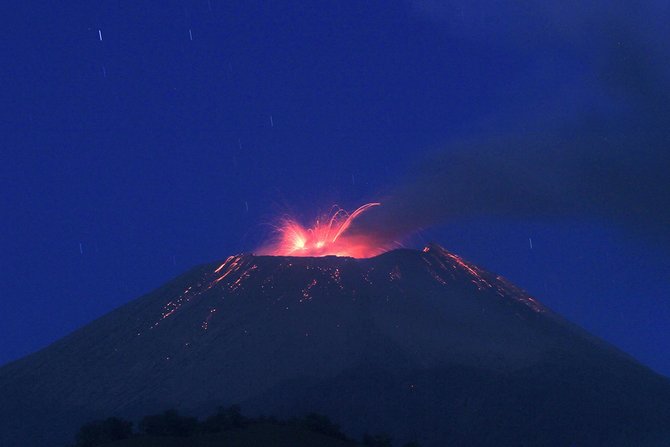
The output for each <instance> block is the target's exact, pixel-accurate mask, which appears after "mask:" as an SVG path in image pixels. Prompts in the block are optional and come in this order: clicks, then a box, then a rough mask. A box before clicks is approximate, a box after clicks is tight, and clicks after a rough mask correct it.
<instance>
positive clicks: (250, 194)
mask: <svg viewBox="0 0 670 447" xmlns="http://www.w3.org/2000/svg"><path fill="white" fill-rule="evenodd" d="M494 5H495V6H494ZM634 12H635V13H634V14H631V13H630V11H627V10H626V8H625V7H623V6H621V7H618V6H617V5H616V4H612V3H611V2H609V3H607V4H606V3H605V2H602V3H598V2H596V3H593V4H591V5H590V6H589V7H588V8H587V7H584V6H580V5H579V4H578V3H576V2H575V3H574V4H570V2H567V3H566V2H555V3H554V2H539V1H538V2H527V3H522V4H520V3H518V2H509V4H506V3H505V2H502V3H501V2H486V1H483V0H482V1H477V2H465V1H463V2H443V3H442V2H437V1H434V0H418V1H384V2H378V3H377V2H316V3H309V2H255V1H248V0H247V1H243V2H231V1H226V2H222V1H219V0H209V1H207V0H204V1H191V2H188V1H179V2H175V1H164V2H145V1H135V2H120V1H113V2H112V1H108V2H93V3H91V2H67V4H65V5H54V4H53V2H26V3H21V4H20V5H18V6H15V9H14V10H13V11H11V12H8V13H7V14H3V16H4V20H3V22H4V24H3V29H5V32H4V34H5V37H4V38H3V43H2V44H1V45H2V51H1V52H0V63H1V64H2V67H3V68H2V70H0V77H1V78H0V81H1V82H2V89H1V90H0V95H1V96H0V99H1V100H2V105H3V107H2V110H1V112H0V113H1V120H0V129H2V138H3V141H2V144H1V147H2V151H1V160H0V162H1V163H0V182H1V184H2V187H1V188H0V207H1V208H0V211H1V212H2V216H3V219H2V220H1V223H0V262H1V264H0V266H1V270H0V272H1V273H0V290H1V291H2V292H1V295H0V296H1V298H0V337H1V338H2V340H4V343H2V345H1V346H0V364H2V363H5V362H7V361H10V360H12V359H15V358H18V357H20V356H23V355H25V354H28V353H30V352H32V351H35V350H37V349H39V348H41V347H44V346H46V345H47V344H49V343H50V342H52V341H54V340H56V339H58V338H59V337H61V336H63V335H65V334H67V333H68V332H70V331H72V330H74V329H76V328H78V327H80V326H81V325H83V324H85V323H87V322H89V321H91V320H92V319H94V318H96V317H98V316H100V315H102V314H104V313H106V312H108V311H109V310H111V309H113V308H115V307H117V306H119V305H122V304H123V303H126V302H128V301H130V300H132V299H134V298H136V297H138V296H139V295H141V294H142V293H145V292H148V291H150V290H152V289H153V288H155V287H157V286H159V285H161V284H162V283H163V282H165V281H167V280H169V279H170V278H172V277H174V276H176V275H177V274H179V273H181V272H183V271H184V270H186V269H188V268H190V267H192V266H194V265H196V264H198V263H202V262H209V261H213V260H216V259H221V258H224V257H226V256H228V255H230V254H233V253H236V252H239V251H250V250H253V249H254V248H256V247H258V245H259V244H260V243H261V241H263V240H264V238H265V237H266V236H267V235H268V232H269V226H268V223H270V222H272V220H273V218H274V217H276V216H277V215H278V214H279V213H283V212H286V211H291V212H294V213H295V214H296V215H297V216H298V217H299V218H302V219H306V220H309V219H311V218H312V217H314V216H315V215H316V214H317V213H318V212H322V211H326V210H328V209H329V208H330V206H331V205H332V204H333V203H338V204H340V205H342V206H344V207H346V208H350V209H353V208H355V207H357V206H359V205H360V204H362V203H364V202H365V201H370V200H376V199H379V198H380V197H386V196H387V194H388V193H389V192H390V191H393V189H394V188H397V186H398V183H399V182H403V181H405V180H404V179H405V178H406V177H407V176H408V175H409V174H408V172H410V171H411V169H410V167H411V166H416V165H417V164H418V165H419V166H420V165H421V160H423V159H424V158H425V157H426V156H427V154H434V153H435V152H436V151H437V152H440V153H442V152H447V153H448V152H449V150H450V147H452V146H451V145H452V144H453V142H455V141H460V140H464V139H466V140H473V139H475V140H478V139H483V138H488V137H494V136H498V135H503V134H504V135H514V136H518V135H521V136H524V135H527V134H534V135H537V134H542V133H544V132H555V131H556V130H557V129H560V132H561V134H562V135H566V134H569V133H571V132H572V133H579V132H580V131H581V130H580V129H582V128H583V127H582V126H581V125H582V124H583V121H584V120H587V119H588V120H592V119H597V120H599V122H605V123H608V122H611V123H622V122H625V123H628V122H630V121H631V120H633V121H634V119H632V118H631V117H634V116H639V115H638V114H635V113H634V110H635V104H633V103H635V102H636V101H638V99H635V97H636V94H637V93H638V92H633V93H631V92H629V91H628V90H627V89H628V87H629V86H630V83H631V82H633V81H630V76H629V77H626V76H628V75H629V74H630V73H629V71H627V69H622V68H621V67H624V68H625V67H629V66H637V65H636V64H637V62H634V61H631V60H630V58H629V56H626V57H623V58H621V57H620V58H618V59H617V58H616V57H614V58H613V59H615V61H614V63H610V62H611V61H610V59H612V49H613V48H614V49H617V48H622V47H626V48H629V49H630V48H633V50H635V51H637V50H638V49H639V51H642V54H645V55H646V56H647V57H645V58H644V61H643V62H642V63H644V64H648V65H649V66H650V67H651V68H650V69H649V70H650V71H651V72H652V73H653V74H654V85H656V86H657V89H660V90H663V91H666V92H667V87H668V82H667V81H668V79H670V77H669V76H668V68H667V67H666V65H667V63H666V62H665V61H667V59H664V58H663V56H667V55H668V54H670V53H668V51H667V49H668V48H667V45H668V44H667V43H666V42H668V41H670V40H667V39H666V38H667V37H668V36H667V35H666V34H667V31H664V28H663V24H664V23H667V22H666V21H665V20H664V18H667V15H668V13H667V8H665V9H664V7H663V6H662V5H660V3H659V5H654V3H647V4H643V5H641V6H639V7H637V8H636V9H635V11H634ZM101 38H102V39H101ZM628 43H631V45H627V44H628ZM633 43H634V44H635V45H633ZM617 51H618V50H617ZM635 51H631V53H632V54H638V53H636V52H635ZM616 54H618V53H616ZM616 54H615V56H616ZM626 54H628V53H626ZM633 59H635V58H634V57H633ZM620 78H625V79H624V81H623V82H620V81H619V80H620ZM635 79H637V78H635ZM635 82H636V81H635ZM633 83H634V82H633ZM639 90H640V91H642V90H644V89H639ZM645 92H646V91H645ZM643 93H644V92H643ZM642 102H644V99H643V100H642ZM650 116H651V115H650ZM654 116H658V114H656V115H654ZM659 122H661V123H662V122H663V120H659ZM614 127H616V129H615V128H614ZM659 127H661V125H659ZM598 128H599V129H600V130H599V131H600V132H601V133H602V134H603V135H605V136H606V135H607V134H608V131H609V130H610V129H611V130H612V132H615V131H620V127H619V126H614V125H612V126H610V127H608V125H600V126H599V127H598ZM565 129H571V130H569V131H566V130H565ZM666 129H667V127H666ZM664 154H665V152H663V153H662V154H661V156H665V155H664ZM440 187H442V186H440ZM666 187H667V185H661V188H663V189H664V190H665V189H667V188H666ZM630 188H635V185H631V186H630ZM661 204H662V202H661ZM622 212H623V213H625V210H624V211H622ZM663 215H664V212H661V213H659V216H663ZM629 230H630V228H625V227H621V226H617V225H616V223H614V224H613V223H612V222H610V221H609V220H608V219H607V218H603V217H598V216H595V217H594V216H581V215H574V216H573V215H570V216H567V217H566V216H563V217H561V218H560V219H558V218H551V217H546V216H545V217H540V218H537V217H534V218H529V217H528V216H523V217H522V216H514V215H508V216H505V217H504V218H501V217H495V216H494V217H485V216H484V217H482V216H474V217H469V218H468V217H467V216H466V217H465V218H460V219H458V220H447V221H446V222H442V223H441V224H439V225H436V226H435V227H433V228H427V229H424V230H423V231H421V232H420V233H419V234H418V235H415V236H414V237H412V238H410V239H408V240H407V245H408V246H416V247H419V246H420V245H421V244H422V243H423V242H425V241H429V240H434V241H436V242H438V243H440V244H442V245H443V246H445V247H446V248H448V249H450V250H452V251H455V252H457V253H459V254H461V255H463V256H464V257H466V258H467V259H469V260H472V261H474V262H476V263H478V264H480V265H482V266H483V267H485V268H487V269H489V270H493V271H496V272H499V273H501V274H503V275H505V276H507V277H508V278H510V279H511V280H512V281H514V282H515V283H517V284H518V285H519V286H521V287H524V288H526V289H528V290H529V291H530V292H532V293H533V294H535V295H536V296H537V297H538V299H540V300H541V301H542V302H543V303H545V304H546V305H548V306H549V307H551V308H553V309H554V310H556V311H558V312H559V313H562V314H563V315H565V316H566V317H568V318H569V319H570V320H572V321H574V322H576V323H578V324H580V325H581V326H583V327H585V328H586V329H588V330H590V331H591V332H593V333H595V334H597V335H599V336H601V337H603V338H604V339H606V340H608V341H610V342H612V343H614V344H615V345H617V346H618V347H620V348H622V349H623V350H625V351H627V352H629V353H631V354H632V355H633V356H635V357H636V358H638V359H639V360H640V361H642V362H643V363H645V364H647V365H649V366H651V367H652V368H654V369H655V370H657V371H659V372H662V373H663V374H666V375H670V358H669V356H668V351H667V346H669V345H670V331H669V330H668V328H670V306H668V297H669V295H670V281H668V280H669V279H670V262H669V261H670V251H669V250H668V249H667V247H664V246H658V245H657V244H655V243H654V239H653V238H646V237H641V236H640V235H639V234H636V233H635V232H634V231H633V232H631V231H629ZM529 238H532V245H533V248H532V249H531V247H530V243H529Z"/></svg>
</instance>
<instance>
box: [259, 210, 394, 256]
mask: <svg viewBox="0 0 670 447" xmlns="http://www.w3.org/2000/svg"><path fill="white" fill-rule="evenodd" d="M379 205H381V204H380V203H378V202H373V203H367V204H365V205H363V206H361V207H359V208H358V209H356V211H354V212H353V213H348V212H347V211H345V210H343V209H342V208H339V207H337V206H335V207H333V211H332V212H331V214H330V215H324V216H322V217H320V218H318V219H316V221H315V222H314V225H313V226H312V227H311V228H306V227H304V226H303V225H301V224H300V223H299V222H298V221H296V220H295V219H293V218H290V217H285V218H283V219H282V220H281V221H280V223H279V225H277V227H276V233H277V237H276V240H275V241H274V242H272V243H270V244H269V245H266V246H264V247H261V248H260V249H259V250H258V253H259V254H261V255H273V256H329V255H335V256H350V257H353V258H369V257H372V256H376V255H378V254H380V253H382V252H384V251H386V249H387V248H388V247H382V246H380V245H379V244H378V243H377V241H376V240H375V239H374V238H371V237H368V236H365V235H352V234H350V233H347V230H348V229H349V227H350V226H351V224H352V222H353V221H354V220H355V219H356V218H357V217H358V216H359V215H361V214H362V213H364V212H365V211H367V210H368V209H370V208H372V207H374V206H379Z"/></svg>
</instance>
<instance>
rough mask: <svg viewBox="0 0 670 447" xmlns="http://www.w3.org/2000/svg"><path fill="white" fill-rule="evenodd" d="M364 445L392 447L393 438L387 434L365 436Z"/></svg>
mask: <svg viewBox="0 0 670 447" xmlns="http://www.w3.org/2000/svg"><path fill="white" fill-rule="evenodd" d="M363 445H364V446H366V447H392V443H391V437H390V436H389V435H387V434H384V433H382V434H378V435H374V436H373V435H368V434H365V435H363Z"/></svg>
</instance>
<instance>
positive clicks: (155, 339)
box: [0, 245, 670, 447]
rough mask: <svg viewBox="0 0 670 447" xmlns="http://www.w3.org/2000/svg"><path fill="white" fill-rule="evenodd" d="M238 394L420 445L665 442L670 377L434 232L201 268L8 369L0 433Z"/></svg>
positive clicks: (25, 441) (28, 433)
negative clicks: (381, 245) (421, 239)
mask: <svg viewBox="0 0 670 447" xmlns="http://www.w3.org/2000/svg"><path fill="white" fill-rule="evenodd" d="M235 403H238V404H241V405H242V408H243V409H244V410H245V412H247V413H250V414H254V413H256V414H260V413H265V414H269V415H275V416H278V417H282V418H285V417H290V416H294V415H296V416H301V415H303V414H305V413H307V412H312V411H315V412H319V413H324V414H327V415H328V416H330V417H331V419H333V420H334V421H336V422H337V423H339V424H341V425H342V427H343V428H344V430H345V432H347V433H349V434H351V435H354V436H358V435H360V434H362V433H363V432H364V431H367V432H373V433H376V432H386V433H389V434H390V435H391V436H392V437H393V438H394V439H396V440H397V441H398V442H406V441H409V440H415V439H416V440H418V441H419V442H420V443H421V444H422V445H424V446H445V445H447V446H448V445H469V446H500V445H508V446H516V445H519V446H521V445H528V446H533V445H544V446H570V445H577V446H591V445H593V446H596V445H609V446H617V445H621V446H629V445H636V446H645V445H649V446H652V445H653V446H655V445H670V444H663V442H664V441H665V442H668V441H667V440H668V439H670V381H668V380H667V379H665V378H664V377H661V376H659V375H657V374H655V373H654V372H652V371H651V370H649V369H647V368H645V367H644V366H642V365H640V364H638V363H637V362H636V361H635V360H633V359H632V358H630V357H628V356H627V355H626V354H624V353H622V352H620V351H619V350H617V349H616V348H614V347H612V346H611V345H608V344H607V343H605V342H603V341H601V340H600V339H598V338H596V337H594V336H592V335H590V334H588V333H587V332H585V331H584V330H582V329H580V328H578V327H577V326H575V325H573V324H571V323H569V322H568V321H566V320H565V319H563V318H562V317H560V316H559V315H557V314H556V313H554V312H552V311H551V310H550V309H548V308H546V307H545V306H543V305H542V304H541V303H539V302H538V301H537V300H535V299H534V298H532V297H531V296H529V295H528V294H527V293H526V292H524V291H523V290H522V289H520V288H518V287H516V286H514V285H513V284H511V283H510V282H509V281H507V280H506V279H504V278H502V277H501V276H498V275H495V274H492V273H489V272H487V271H485V270H484V269H482V268H480V267H478V266H476V265H474V264H471V263H469V262H467V261H465V260H464V259H462V258H461V257H459V256H457V255H455V254H453V253H450V252H448V251H446V250H445V249H443V248H441V247H439V246H437V245H428V246H427V247H425V248H424V249H423V250H422V251H417V250H408V249H399V250H393V251H390V252H387V253H384V254H382V255H380V256H377V257H374V258H369V259H355V258H347V257H334V256H325V257H316V258H310V257H281V256H254V255H251V254H242V255H238V256H231V257H229V258H228V259H226V260H225V261H222V262H218V263H215V264H208V265H203V266H199V267H196V268H194V269H192V270H191V271H189V272H187V273H185V274H183V275H181V276H179V277H177V278H176V279H174V280H172V281H170V282H169V283H167V284H165V285H164V286H162V287H160V288H159V289H157V290H155V291H153V292H152V293H149V294H147V295H145V296H143V297H140V298H139V299H137V300H135V301H132V302H130V303H128V304H127V305H125V306H123V307H121V308H119V309H117V310H115V311H113V312H111V313H109V314H107V315H105V316H103V317H102V318H100V319H98V320H96V321H94V322H92V323H90V324H89V325H87V326H85V327H83V328H81V329H79V330H77V331H76V332H74V333H72V334H70V335H68V336H66V337H65V338H63V339H61V340H59V341H57V342H56V343H54V344H53V345H51V346H49V347H47V348H46V349H44V350H42V351H40V352H37V353H35V354H32V355H30V356H27V357H25V358H23V359H21V360H18V361H16V362H13V363H11V364H8V365H6V366H4V367H2V368H0V445H3V446H5V445H6V446H24V447H29V446H47V445H48V446H63V445H65V444H67V443H68V442H70V441H71V440H72V439H73V436H74V433H75V432H76V430H77V428H78V427H79V426H80V425H81V424H82V423H84V422H87V421H89V420H91V419H96V418H101V417H107V416H110V415H119V416H124V417H128V418H136V417H138V416H139V415H144V414H147V413H151V412H158V411H162V410H165V409H167V408H178V409H180V410H181V411H184V412H191V413H192V414H206V413H208V412H210V411H211V410H212V408H214V407H216V406H218V405H230V404H235Z"/></svg>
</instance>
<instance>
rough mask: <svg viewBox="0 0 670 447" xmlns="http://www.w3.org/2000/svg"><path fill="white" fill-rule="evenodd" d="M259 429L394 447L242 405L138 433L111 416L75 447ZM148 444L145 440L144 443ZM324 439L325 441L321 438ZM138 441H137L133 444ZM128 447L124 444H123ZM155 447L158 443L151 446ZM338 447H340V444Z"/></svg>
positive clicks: (85, 429) (156, 418) (153, 424)
mask: <svg viewBox="0 0 670 447" xmlns="http://www.w3.org/2000/svg"><path fill="white" fill-rule="evenodd" d="M254 426H257V427H260V426H264V427H268V426H270V427H272V426H274V427H277V428H279V427H285V428H286V427H288V428H295V432H294V433H295V434H296V436H298V435H299V434H300V433H304V432H305V431H307V432H312V433H318V434H320V435H323V436H325V437H327V438H331V439H333V440H336V441H339V442H342V443H344V444H345V445H351V446H360V445H363V446H365V447H391V446H392V442H391V438H390V437H389V436H388V435H386V434H377V435H368V434H366V435H364V437H363V439H362V441H361V442H357V441H355V440H354V439H351V438H349V437H348V436H347V435H346V434H344V433H343V432H342V431H341V429H340V426H339V425H337V424H335V423H333V422H332V421H331V420H330V418H329V417H328V416H325V415H322V414H318V413H309V414H307V415H306V416H304V417H302V418H292V419H288V420H279V419H276V418H273V417H265V416H261V417H257V418H249V417H246V416H244V415H243V414H242V411H241V408H240V406H239V405H232V406H230V407H219V408H218V409H217V411H216V413H214V414H212V415H210V416H208V417H206V418H205V419H203V420H202V421H199V420H198V419H197V418H195V417H191V416H182V415H181V414H180V413H179V412H178V411H177V410H174V409H171V410H167V411H165V412H163V413H160V414H153V415H147V416H144V417H143V418H142V419H141V420H140V422H139V424H138V430H137V431H135V432H134V431H133V423H132V422H130V421H126V420H124V419H120V418H116V417H110V418H107V419H104V420H99V421H92V422H89V423H87V424H85V425H83V426H82V427H81V428H80V430H79V433H78V434H77V437H76V444H75V445H74V447H97V446H103V445H105V446H109V447H112V446H114V445H116V444H115V442H116V441H123V440H127V439H131V438H134V439H136V440H137V444H133V445H138V446H141V445H143V442H147V444H149V442H154V441H151V440H155V439H156V438H171V439H174V438H194V439H195V438H196V437H197V436H200V435H202V436H207V435H216V434H220V433H232V432H235V431H237V432H239V431H243V430H245V429H248V428H249V429H251V428H253V427H254ZM143 439H144V440H146V441H142V440H143ZM321 439H323V438H321ZM134 442H135V441H134ZM123 445H125V444H123ZM151 445H155V444H151ZM338 445H339V444H338ZM404 447H420V446H419V444H417V443H416V442H411V443H408V444H405V445H404Z"/></svg>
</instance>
